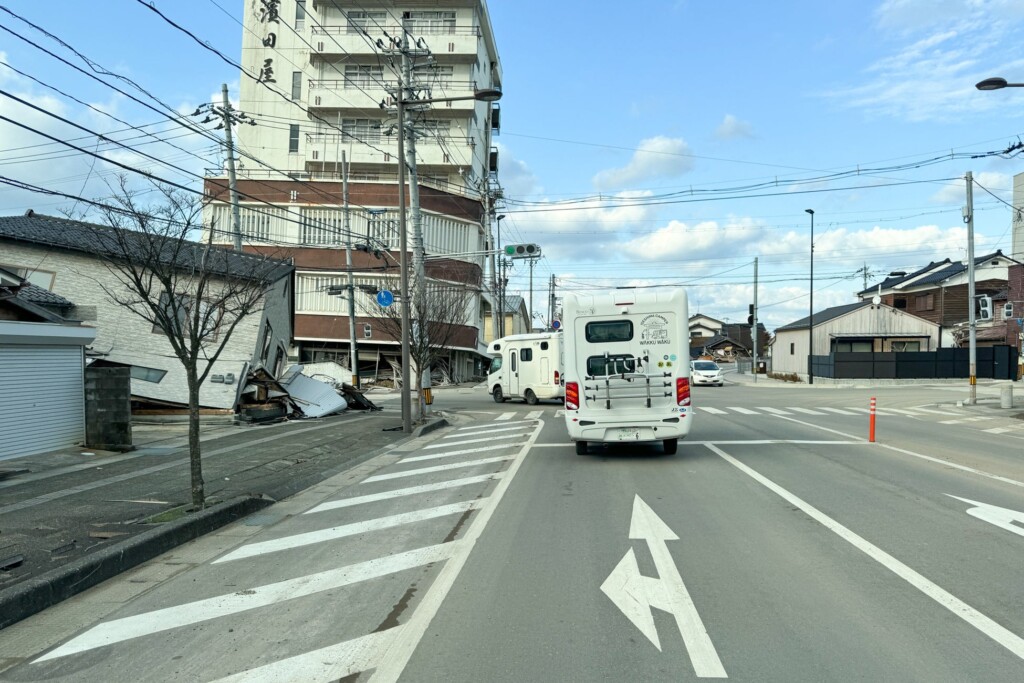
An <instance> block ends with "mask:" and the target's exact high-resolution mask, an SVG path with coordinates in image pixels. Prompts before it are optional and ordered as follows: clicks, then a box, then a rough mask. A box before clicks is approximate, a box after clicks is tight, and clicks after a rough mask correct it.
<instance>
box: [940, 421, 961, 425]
mask: <svg viewBox="0 0 1024 683" xmlns="http://www.w3.org/2000/svg"><path fill="white" fill-rule="evenodd" d="M961 422H966V420H939V424H940V425H958V424H960V423H961Z"/></svg>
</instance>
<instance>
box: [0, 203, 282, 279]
mask: <svg viewBox="0 0 1024 683" xmlns="http://www.w3.org/2000/svg"><path fill="white" fill-rule="evenodd" d="M119 238H121V239H123V241H124V244H125V245H126V246H127V248H129V249H133V250H135V253H138V254H143V253H146V252H147V251H153V250H156V249H158V250H159V251H158V257H159V258H160V259H161V260H162V261H163V263H165V264H171V263H174V264H175V265H179V266H180V267H182V268H190V267H192V266H193V265H194V264H197V263H199V261H200V260H201V259H203V257H204V253H205V260H206V264H207V267H209V268H210V269H211V271H212V272H216V273H219V274H221V275H231V276H234V277H246V276H253V275H254V271H255V270H256V269H259V270H261V271H264V273H262V274H265V275H269V277H270V279H271V280H274V281H276V280H279V279H280V278H282V277H284V276H286V275H288V274H289V273H290V272H292V270H294V267H293V266H292V265H291V264H290V263H287V262H286V261H282V260H279V259H270V261H269V263H268V262H267V261H266V260H265V258H264V257H262V256H258V255H253V254H246V253H244V252H240V251H232V250H229V249H224V248H222V247H215V246H211V247H207V245H204V244H201V243H198V242H190V243H187V244H186V245H184V246H182V245H181V244H180V242H179V241H178V240H176V239H173V238H170V237H168V238H166V239H162V238H159V237H152V236H150V235H148V234H145V233H135V232H133V231H130V230H117V229H115V228H111V227H108V226H105V225H97V224H94V223H85V222H82V221H75V220H71V219H68V218H58V217H55V216H44V215H42V214H38V213H34V212H32V211H28V212H26V213H25V214H24V215H21V216H0V239H9V240H15V241H18V242H27V243H31V244H42V245H46V246H49V247H59V248H61V249H70V250H73V251H81V252H85V253H87V254H96V255H99V256H101V257H107V258H110V257H116V256H117V255H118V254H120V253H124V252H123V248H122V247H121V244H120V243H119ZM207 250H209V251H208V252H207ZM142 258H144V257H142ZM268 270H269V272H266V271H268Z"/></svg>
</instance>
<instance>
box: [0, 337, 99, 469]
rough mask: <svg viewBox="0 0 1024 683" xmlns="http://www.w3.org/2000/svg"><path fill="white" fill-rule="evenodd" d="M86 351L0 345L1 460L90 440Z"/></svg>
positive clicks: (72, 348) (55, 347) (65, 347)
mask: <svg viewBox="0 0 1024 683" xmlns="http://www.w3.org/2000/svg"><path fill="white" fill-rule="evenodd" d="M82 374H83V373H82V347H81V346H36V347H32V346H9V345H0V460H4V459H7V458H17V457H20V456H24V455H32V454H35V453H43V452H45V451H52V450H57V449H60V448H66V447H68V446H72V445H74V444H75V443H76V442H80V441H83V440H84V439H85V390H84V386H83V381H84V380H83V377H82Z"/></svg>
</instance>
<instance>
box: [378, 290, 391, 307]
mask: <svg viewBox="0 0 1024 683" xmlns="http://www.w3.org/2000/svg"><path fill="white" fill-rule="evenodd" d="M377 303H378V304H380V305H381V306H383V307H384V308H387V307H388V306H390V305H391V304H393V303H395V295H394V294H392V293H391V292H390V291H388V290H386V289H382V290H380V291H379V292H377Z"/></svg>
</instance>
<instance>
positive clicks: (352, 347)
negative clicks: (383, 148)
mask: <svg viewBox="0 0 1024 683" xmlns="http://www.w3.org/2000/svg"><path fill="white" fill-rule="evenodd" d="M341 173H342V175H341V188H342V189H341V194H342V201H344V202H345V209H344V216H345V223H344V225H345V266H346V267H347V269H348V339H349V342H348V352H349V359H350V360H351V362H350V363H349V365H351V366H352V386H354V387H355V388H356V389H358V388H359V355H358V354H359V351H358V348H357V344H356V285H355V274H354V273H353V272H352V230H351V227H350V226H351V223H350V221H349V203H348V161H347V160H346V159H345V152H344V151H343V152H342V153H341Z"/></svg>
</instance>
